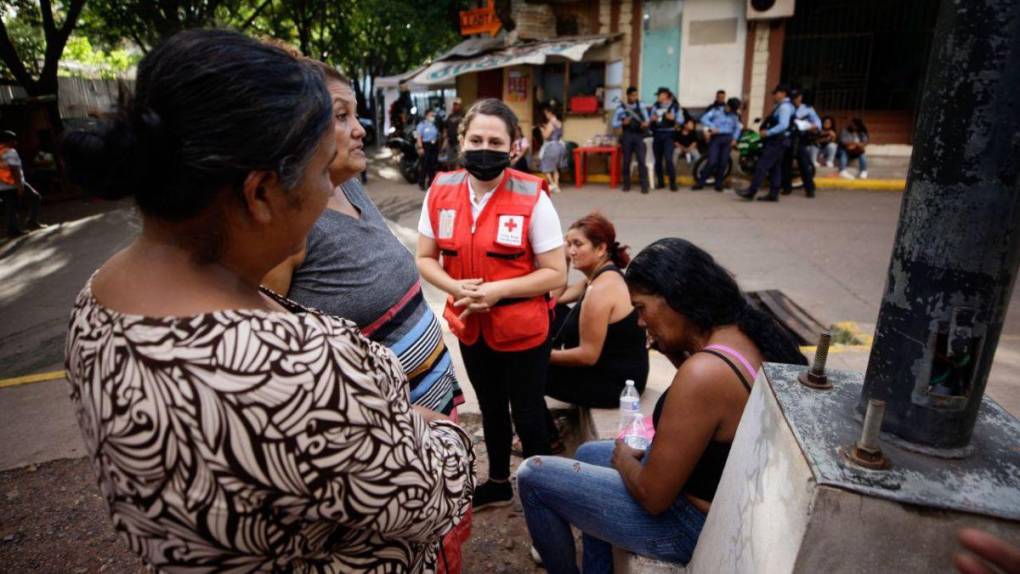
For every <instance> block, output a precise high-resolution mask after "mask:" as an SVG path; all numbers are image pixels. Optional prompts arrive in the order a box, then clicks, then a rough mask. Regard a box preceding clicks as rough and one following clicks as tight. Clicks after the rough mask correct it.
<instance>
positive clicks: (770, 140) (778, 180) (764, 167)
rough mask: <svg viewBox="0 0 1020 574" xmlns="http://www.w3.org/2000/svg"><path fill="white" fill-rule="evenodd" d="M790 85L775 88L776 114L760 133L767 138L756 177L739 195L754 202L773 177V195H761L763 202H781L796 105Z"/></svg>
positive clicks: (770, 117) (770, 116) (763, 126)
mask: <svg viewBox="0 0 1020 574" xmlns="http://www.w3.org/2000/svg"><path fill="white" fill-rule="evenodd" d="M789 93H790V88H789V87H788V86H787V85H786V84H779V85H778V86H776V89H774V90H772V99H773V100H774V101H775V103H776V106H775V107H774V108H772V113H771V114H769V117H768V119H766V120H765V123H763V124H762V126H761V129H760V130H759V132H760V133H761V135H762V137H763V138H764V139H765V143H764V146H763V148H762V152H761V157H759V158H758V165H757V166H756V167H755V169H754V176H753V177H752V178H751V185H750V187H748V188H747V189H746V190H744V191H742V192H739V193H738V195H740V196H741V197H743V198H744V199H746V200H748V201H751V200H752V199H754V196H755V195H757V194H758V188H759V187H761V184H762V183H763V182H764V181H765V176H766V175H767V176H768V177H769V194H768V195H766V196H765V197H759V198H758V200H759V201H779V189H780V186H781V185H782V181H783V174H782V171H783V155H785V154H786V150H787V149H789V148H790V130H791V127H792V126H793V112H794V108H793V104H792V103H791V102H790V98H788V97H787V94H789Z"/></svg>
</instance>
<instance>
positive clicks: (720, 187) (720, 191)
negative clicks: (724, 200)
mask: <svg viewBox="0 0 1020 574" xmlns="http://www.w3.org/2000/svg"><path fill="white" fill-rule="evenodd" d="M715 190H716V191H717V192H719V193H722V190H723V187H722V186H721V185H717V186H715Z"/></svg>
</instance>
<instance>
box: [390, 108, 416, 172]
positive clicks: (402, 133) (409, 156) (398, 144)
mask: <svg viewBox="0 0 1020 574" xmlns="http://www.w3.org/2000/svg"><path fill="white" fill-rule="evenodd" d="M414 120H417V118H413V120H412V121H409V122H407V125H405V126H404V128H403V129H402V130H397V129H396V128H390V129H389V130H387V133H386V147H388V148H390V149H391V150H393V151H394V152H397V153H399V154H400V161H399V168H398V169H399V170H400V175H402V176H404V179H405V180H407V183H418V174H419V173H420V169H421V156H419V155H418V148H417V146H416V145H415V138H414V128H415V126H416V125H417V121H414Z"/></svg>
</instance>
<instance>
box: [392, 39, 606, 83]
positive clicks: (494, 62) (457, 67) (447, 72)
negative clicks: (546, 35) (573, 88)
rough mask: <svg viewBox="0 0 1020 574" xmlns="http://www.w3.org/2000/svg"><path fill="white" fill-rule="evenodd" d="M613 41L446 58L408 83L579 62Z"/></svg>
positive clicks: (549, 43)
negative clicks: (556, 60)
mask: <svg viewBox="0 0 1020 574" xmlns="http://www.w3.org/2000/svg"><path fill="white" fill-rule="evenodd" d="M615 39H616V36H613V35H598V36H574V37H569V38H556V39H552V40H544V41H540V42H530V43H526V44H517V45H514V46H509V47H506V48H503V49H500V50H494V51H491V52H487V53H485V54H482V55H479V56H476V57H473V58H460V59H455V58H452V57H448V58H447V59H443V60H441V61H436V62H433V63H432V64H431V65H430V66H428V67H427V68H425V69H424V70H422V71H421V72H418V74H416V75H415V76H414V77H413V78H411V79H410V80H408V81H409V82H412V83H415V84H421V85H432V84H443V83H449V82H450V81H451V80H452V79H453V78H455V77H457V76H459V75H461V74H470V73H474V72H483V71H485V70H495V69H498V68H506V67H508V66H519V65H525V64H527V65H541V64H544V63H545V62H546V60H547V59H548V58H550V57H557V58H565V59H568V60H572V61H574V62H579V61H581V58H583V57H584V54H585V53H586V52H587V51H588V50H589V49H591V48H593V47H596V46H602V45H604V44H607V43H609V42H611V41H612V40H615ZM455 50H456V49H455ZM455 50H451V51H450V52H447V55H448V54H451V53H454V51H455Z"/></svg>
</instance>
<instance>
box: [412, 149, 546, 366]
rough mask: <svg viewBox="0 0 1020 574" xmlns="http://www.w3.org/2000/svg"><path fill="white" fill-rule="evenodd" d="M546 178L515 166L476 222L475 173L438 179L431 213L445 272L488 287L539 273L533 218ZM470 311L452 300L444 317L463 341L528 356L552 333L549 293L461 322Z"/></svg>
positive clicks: (502, 303)
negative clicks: (472, 178)
mask: <svg viewBox="0 0 1020 574" xmlns="http://www.w3.org/2000/svg"><path fill="white" fill-rule="evenodd" d="M546 185H547V184H546V182H545V180H543V179H541V178H539V177H535V176H533V175H529V174H526V173H522V172H519V171H516V170H513V169H506V170H504V172H503V180H502V181H501V182H500V183H499V185H498V186H497V187H496V191H495V192H493V194H492V196H491V197H490V198H489V201H488V202H487V203H486V204H485V207H484V208H483V209H482V211H481V212H480V213H479V214H478V219H477V220H476V221H474V222H472V217H471V199H470V197H469V195H470V193H471V192H470V190H469V189H468V174H467V172H466V171H465V170H458V171H452V172H446V173H440V174H437V175H436V177H435V179H434V180H433V183H432V187H431V188H430V189H429V203H428V210H429V211H428V213H429V219H430V221H431V223H432V234H433V236H434V237H435V241H436V244H437V245H438V247H439V253H440V257H441V262H442V265H443V269H444V270H446V272H447V273H448V274H449V275H450V277H452V278H454V279H474V278H481V279H482V280H483V281H485V282H489V281H499V280H502V279H513V278H515V277H522V276H524V275H528V274H529V273H531V272H532V271H534V270H535V254H534V252H533V251H532V248H531V243H530V241H529V240H528V226H529V225H530V223H531V214H532V211H533V210H534V209H535V205H536V204H537V203H538V199H539V197H540V195H539V194H540V193H542V192H544V191H545V189H546ZM462 312H463V308H458V307H454V306H453V297H449V298H447V301H446V312H445V313H444V316H445V317H446V318H447V320H448V322H449V323H450V330H451V331H453V334H454V335H456V336H457V338H458V339H460V340H461V341H462V342H463V343H464V344H466V345H473V344H475V343H476V342H477V341H478V337H479V335H481V336H483V337H484V338H485V343H486V344H487V345H488V346H489V348H491V349H494V350H496V351H524V350H527V349H532V348H534V347H537V346H538V345H541V344H542V343H544V342H545V340H546V338H547V337H548V335H549V306H548V303H547V301H546V298H545V297H543V296H537V297H528V298H513V299H503V300H501V301H500V302H498V303H497V304H496V305H494V306H493V307H492V308H491V309H490V310H489V312H488V313H472V314H470V315H468V316H467V319H466V320H465V321H464V322H463V323H460V321H458V320H456V319H455V318H456V317H457V316H458V315H460V314H461V313H462Z"/></svg>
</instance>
